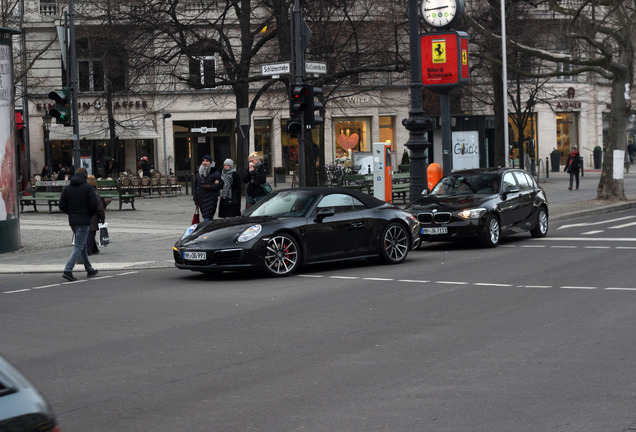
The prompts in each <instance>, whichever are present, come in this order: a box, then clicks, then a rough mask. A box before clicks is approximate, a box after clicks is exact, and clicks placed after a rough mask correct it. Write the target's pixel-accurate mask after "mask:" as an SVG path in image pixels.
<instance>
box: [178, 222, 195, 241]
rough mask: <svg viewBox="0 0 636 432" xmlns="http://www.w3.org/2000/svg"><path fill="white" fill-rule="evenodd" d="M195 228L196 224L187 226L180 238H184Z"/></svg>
mask: <svg viewBox="0 0 636 432" xmlns="http://www.w3.org/2000/svg"><path fill="white" fill-rule="evenodd" d="M195 229H197V224H194V225H192V226H191V227H189V228H188V229H187V230H185V232H184V233H183V235H182V236H181V240H183V239H184V238H186V237H187V236H189V235H190V234H192V232H193V231H194V230H195Z"/></svg>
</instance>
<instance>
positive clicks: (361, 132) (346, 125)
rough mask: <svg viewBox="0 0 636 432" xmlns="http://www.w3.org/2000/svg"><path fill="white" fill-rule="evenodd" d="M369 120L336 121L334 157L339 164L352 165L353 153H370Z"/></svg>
mask: <svg viewBox="0 0 636 432" xmlns="http://www.w3.org/2000/svg"><path fill="white" fill-rule="evenodd" d="M369 125H370V120H369V119H342V120H335V121H334V128H333V131H334V143H335V148H334V155H335V157H336V159H337V161H338V162H342V163H345V165H348V164H349V165H350V164H351V159H352V153H355V152H370V151H371V143H370V136H369V132H368V131H369Z"/></svg>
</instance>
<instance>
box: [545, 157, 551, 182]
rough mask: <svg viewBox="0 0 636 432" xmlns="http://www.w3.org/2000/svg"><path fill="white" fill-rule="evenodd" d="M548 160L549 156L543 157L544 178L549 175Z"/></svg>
mask: <svg viewBox="0 0 636 432" xmlns="http://www.w3.org/2000/svg"><path fill="white" fill-rule="evenodd" d="M549 162H550V158H549V157H547V156H546V157H545V178H549V177H550V170H549V169H548V167H549V165H548V163H549Z"/></svg>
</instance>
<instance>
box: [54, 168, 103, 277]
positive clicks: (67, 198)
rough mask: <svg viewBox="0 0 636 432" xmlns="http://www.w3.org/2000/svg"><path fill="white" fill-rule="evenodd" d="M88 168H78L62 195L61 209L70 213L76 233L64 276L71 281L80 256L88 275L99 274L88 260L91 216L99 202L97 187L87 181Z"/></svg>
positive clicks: (70, 222) (71, 222) (71, 224)
mask: <svg viewBox="0 0 636 432" xmlns="http://www.w3.org/2000/svg"><path fill="white" fill-rule="evenodd" d="M86 174H87V173H86V168H78V169H77V171H76V172H75V175H74V176H73V177H71V184H70V185H68V186H66V187H65V188H64V190H63V191H62V196H61V197H60V210H62V211H63V212H64V213H66V214H68V224H69V225H70V226H71V229H72V230H73V232H74V233H75V247H73V252H71V256H70V257H69V259H68V262H67V263H66V267H64V274H63V275H62V277H64V279H66V280H69V281H76V280H77V278H76V277H75V276H73V267H75V262H76V261H77V258H78V257H80V256H81V257H82V262H83V263H84V268H85V269H86V272H87V274H88V277H93V276H95V275H96V274H97V270H95V269H94V268H93V266H92V265H91V263H90V262H89V261H88V253H87V251H86V240H87V238H88V231H89V229H90V225H91V218H92V216H93V215H94V214H95V213H96V212H97V207H98V205H99V202H98V201H97V194H96V193H95V189H93V187H92V186H91V185H89V184H88V183H87V182H86V177H87V175H86Z"/></svg>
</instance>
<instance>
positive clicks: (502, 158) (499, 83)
mask: <svg viewBox="0 0 636 432" xmlns="http://www.w3.org/2000/svg"><path fill="white" fill-rule="evenodd" d="M492 90H493V92H494V98H495V99H494V107H493V111H494V114H495V166H496V167H503V166H506V165H507V162H506V151H505V143H504V138H505V137H504V127H508V122H507V121H506V124H504V121H503V116H504V112H503V110H504V106H503V105H504V99H503V76H502V74H501V71H493V74H492Z"/></svg>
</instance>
